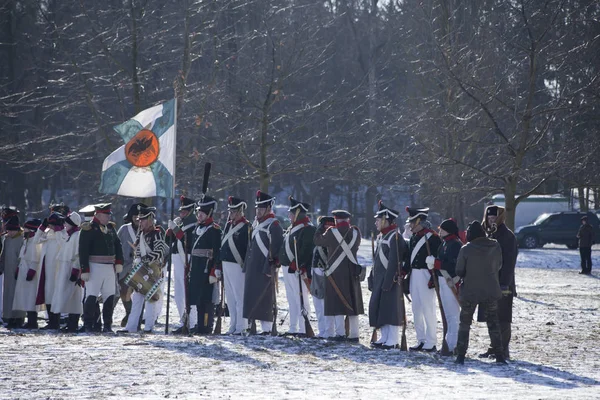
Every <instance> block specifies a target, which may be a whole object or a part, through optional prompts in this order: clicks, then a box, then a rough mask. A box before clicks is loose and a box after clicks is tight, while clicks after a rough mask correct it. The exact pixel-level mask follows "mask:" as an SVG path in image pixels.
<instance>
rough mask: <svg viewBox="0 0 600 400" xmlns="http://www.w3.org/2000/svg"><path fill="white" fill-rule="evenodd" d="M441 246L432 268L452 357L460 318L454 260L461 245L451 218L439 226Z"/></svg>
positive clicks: (449, 351)
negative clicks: (436, 279)
mask: <svg viewBox="0 0 600 400" xmlns="http://www.w3.org/2000/svg"><path fill="white" fill-rule="evenodd" d="M440 237H441V238H442V244H441V245H440V247H439V248H438V251H437V257H436V258H435V264H434V268H435V270H436V274H437V276H438V281H439V285H440V300H441V301H442V307H443V308H444V316H445V317H446V324H447V327H448V330H447V332H446V337H445V339H446V343H447V344H448V353H447V354H442V355H448V356H449V355H452V354H453V353H454V349H455V348H456V341H457V339H458V324H459V318H460V303H459V302H458V283H459V281H460V277H458V276H456V258H457V257H458V252H459V251H460V248H461V247H462V245H463V243H462V242H461V241H460V239H459V237H458V225H457V224H456V221H455V220H454V219H452V218H450V219H447V220H444V221H442V224H441V225H440Z"/></svg>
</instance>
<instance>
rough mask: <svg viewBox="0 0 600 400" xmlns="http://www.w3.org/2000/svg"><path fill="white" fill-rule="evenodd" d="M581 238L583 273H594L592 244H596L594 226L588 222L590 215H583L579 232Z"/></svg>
mask: <svg viewBox="0 0 600 400" xmlns="http://www.w3.org/2000/svg"><path fill="white" fill-rule="evenodd" d="M577 239H579V254H580V255H581V272H579V273H580V274H583V275H590V274H591V273H592V245H593V244H594V240H595V237H594V228H592V226H591V225H590V224H589V223H588V217H587V216H585V215H584V216H583V217H581V227H580V228H579V232H577Z"/></svg>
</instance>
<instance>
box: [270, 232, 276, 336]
mask: <svg viewBox="0 0 600 400" xmlns="http://www.w3.org/2000/svg"><path fill="white" fill-rule="evenodd" d="M272 257H273V254H272V253H271V240H269V260H270V259H271V258H272ZM277 278H278V276H277V268H274V267H272V269H271V284H272V285H273V290H271V292H272V293H273V326H272V327H271V336H277V312H278V309H277V292H278V290H277Z"/></svg>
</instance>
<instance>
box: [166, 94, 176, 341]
mask: <svg viewBox="0 0 600 400" xmlns="http://www.w3.org/2000/svg"><path fill="white" fill-rule="evenodd" d="M173 108H174V114H175V115H174V119H173V130H174V142H173V143H174V146H173V149H174V151H173V188H172V191H171V221H173V219H174V218H175V174H176V172H177V93H175V104H174V106H173ZM172 264H173V235H171V236H170V240H169V265H168V267H167V317H166V320H165V335H168V334H169V305H170V303H171V266H172Z"/></svg>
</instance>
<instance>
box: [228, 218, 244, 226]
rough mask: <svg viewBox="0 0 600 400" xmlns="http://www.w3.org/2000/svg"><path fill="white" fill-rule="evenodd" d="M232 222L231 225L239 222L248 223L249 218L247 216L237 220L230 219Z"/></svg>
mask: <svg viewBox="0 0 600 400" xmlns="http://www.w3.org/2000/svg"><path fill="white" fill-rule="evenodd" d="M229 222H230V223H231V226H236V225H238V224H247V223H248V220H247V219H246V217H242V218H240V219H238V220H236V221H229Z"/></svg>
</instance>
